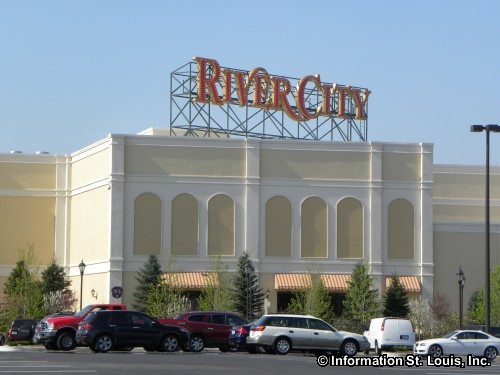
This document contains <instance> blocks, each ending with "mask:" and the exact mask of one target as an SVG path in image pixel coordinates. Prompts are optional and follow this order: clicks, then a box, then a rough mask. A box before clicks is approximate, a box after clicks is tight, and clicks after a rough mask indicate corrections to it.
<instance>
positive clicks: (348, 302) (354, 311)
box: [343, 263, 380, 330]
mask: <svg viewBox="0 0 500 375" xmlns="http://www.w3.org/2000/svg"><path fill="white" fill-rule="evenodd" d="M348 285H349V287H348V289H347V292H346V298H345V300H344V312H343V316H344V318H345V319H346V320H347V321H349V323H350V326H351V327H352V329H353V330H360V329H361V327H363V326H367V325H368V323H369V322H370V320H371V319H372V318H375V317H376V316H377V315H378V314H379V313H380V302H379V301H378V298H377V294H378V293H377V290H376V289H374V288H373V278H372V276H371V275H370V274H369V273H368V266H367V265H366V264H364V263H358V264H357V265H356V266H355V267H354V269H353V271H352V274H351V280H349V284H348Z"/></svg>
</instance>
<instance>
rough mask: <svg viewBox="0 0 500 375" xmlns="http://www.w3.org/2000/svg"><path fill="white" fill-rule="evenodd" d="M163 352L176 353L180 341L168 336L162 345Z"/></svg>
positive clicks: (175, 337) (173, 336)
mask: <svg viewBox="0 0 500 375" xmlns="http://www.w3.org/2000/svg"><path fill="white" fill-rule="evenodd" d="M161 348H162V350H163V351H165V352H167V353H172V352H175V351H176V350H177V349H178V348H179V340H178V339H177V336H175V335H167V336H165V338H164V339H163V342H162V344H161Z"/></svg>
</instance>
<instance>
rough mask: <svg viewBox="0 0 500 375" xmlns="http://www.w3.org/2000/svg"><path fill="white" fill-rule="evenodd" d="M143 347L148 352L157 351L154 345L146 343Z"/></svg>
mask: <svg viewBox="0 0 500 375" xmlns="http://www.w3.org/2000/svg"><path fill="white" fill-rule="evenodd" d="M143 349H144V350H145V351H147V352H154V351H156V349H155V347H154V346H151V345H146V346H143Z"/></svg>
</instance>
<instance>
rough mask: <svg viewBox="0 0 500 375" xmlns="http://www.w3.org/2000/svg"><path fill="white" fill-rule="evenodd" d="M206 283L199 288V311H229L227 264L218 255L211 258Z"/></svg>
mask: <svg viewBox="0 0 500 375" xmlns="http://www.w3.org/2000/svg"><path fill="white" fill-rule="evenodd" d="M206 281H207V285H206V286H205V287H204V288H203V289H202V290H201V294H200V298H199V299H198V306H199V309H200V310H201V311H231V310H233V300H232V294H231V289H230V280H229V277H228V274H227V266H226V265H224V264H223V263H222V261H221V259H220V255H217V256H216V257H214V258H212V259H211V264H210V270H209V272H207V276H206Z"/></svg>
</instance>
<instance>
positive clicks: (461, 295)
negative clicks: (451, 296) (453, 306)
mask: <svg viewBox="0 0 500 375" xmlns="http://www.w3.org/2000/svg"><path fill="white" fill-rule="evenodd" d="M457 278H458V297H459V298H458V299H459V304H460V305H459V311H460V313H459V316H460V329H462V326H463V325H464V284H465V276H464V271H462V267H461V266H460V267H458V273H457Z"/></svg>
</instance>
